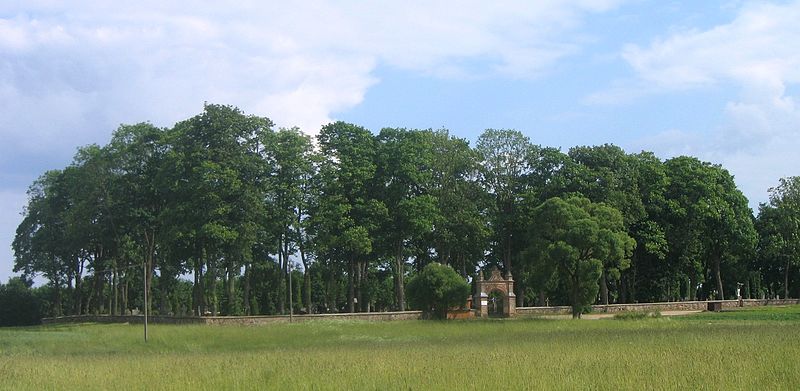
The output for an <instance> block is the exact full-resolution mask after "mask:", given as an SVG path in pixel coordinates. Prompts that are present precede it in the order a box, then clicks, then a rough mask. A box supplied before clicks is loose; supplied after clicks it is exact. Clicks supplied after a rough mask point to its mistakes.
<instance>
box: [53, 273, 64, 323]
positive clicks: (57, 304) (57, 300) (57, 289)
mask: <svg viewBox="0 0 800 391" xmlns="http://www.w3.org/2000/svg"><path fill="white" fill-rule="evenodd" d="M53 295H54V296H55V297H54V298H53V307H54V308H53V315H54V316H61V315H63V314H64V310H63V308H61V281H60V280H59V279H58V278H54V279H53Z"/></svg>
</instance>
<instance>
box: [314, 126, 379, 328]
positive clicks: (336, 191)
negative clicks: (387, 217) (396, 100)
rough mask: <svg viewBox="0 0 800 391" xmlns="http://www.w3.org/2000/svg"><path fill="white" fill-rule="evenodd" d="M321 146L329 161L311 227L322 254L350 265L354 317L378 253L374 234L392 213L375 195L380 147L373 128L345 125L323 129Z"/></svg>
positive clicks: (349, 304)
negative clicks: (370, 265) (366, 271)
mask: <svg viewBox="0 0 800 391" xmlns="http://www.w3.org/2000/svg"><path fill="white" fill-rule="evenodd" d="M317 141H318V142H319V147H320V153H321V155H322V156H323V160H322V162H321V163H320V172H319V182H320V183H319V184H318V185H317V186H319V187H318V188H319V192H320V197H319V200H318V205H317V206H315V207H314V209H315V210H317V213H316V214H317V216H312V217H311V221H310V222H309V223H310V225H311V226H313V229H312V230H313V232H314V234H313V235H314V237H315V238H316V239H318V240H319V243H318V244H317V246H316V250H317V255H318V256H320V255H321V256H323V257H325V258H327V262H329V263H334V262H337V261H338V262H343V263H344V265H346V268H345V270H347V275H348V298H347V307H348V311H350V312H354V311H355V301H356V291H357V290H358V291H359V292H360V291H361V289H360V288H359V287H358V285H359V283H360V281H359V277H358V276H361V273H359V271H363V270H364V269H365V266H364V265H365V263H366V262H367V257H368V256H370V255H371V254H372V253H373V249H374V243H373V235H372V233H374V232H375V230H376V229H377V227H378V226H379V224H380V221H381V219H382V216H383V215H384V214H385V212H386V208H385V207H384V206H383V204H382V203H381V202H380V201H378V200H376V197H375V195H374V192H373V191H372V189H373V186H374V183H375V180H376V179H375V176H376V163H375V159H376V157H375V155H376V149H377V144H376V140H375V137H374V136H373V135H372V133H370V132H369V131H368V130H367V129H364V128H362V127H360V126H355V125H352V124H347V123H344V122H335V123H332V124H328V125H325V126H323V127H322V130H321V131H320V133H319V135H318V136H317ZM330 266H333V265H330ZM360 302H363V300H360ZM329 304H333V303H329Z"/></svg>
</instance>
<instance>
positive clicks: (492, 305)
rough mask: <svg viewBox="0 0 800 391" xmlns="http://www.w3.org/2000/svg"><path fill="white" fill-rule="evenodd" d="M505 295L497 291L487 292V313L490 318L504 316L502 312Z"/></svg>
mask: <svg viewBox="0 0 800 391" xmlns="http://www.w3.org/2000/svg"><path fill="white" fill-rule="evenodd" d="M505 298H506V294H505V293H504V292H501V291H500V290H499V289H495V290H493V291H491V292H489V302H488V306H489V308H488V311H487V312H488V313H489V317H490V318H500V317H503V316H505V313H504V312H503V310H504V308H505V306H504V304H505Z"/></svg>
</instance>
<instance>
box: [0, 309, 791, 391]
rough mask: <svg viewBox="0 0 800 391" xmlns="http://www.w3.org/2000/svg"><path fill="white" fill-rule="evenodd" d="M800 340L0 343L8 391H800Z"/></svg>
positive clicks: (327, 337) (580, 333) (205, 335)
mask: <svg viewBox="0 0 800 391" xmlns="http://www.w3.org/2000/svg"><path fill="white" fill-rule="evenodd" d="M760 311H761V312H760ZM753 313H755V314H761V315H764V314H767V313H769V314H770V316H766V317H765V316H761V317H758V316H754V315H747V314H753ZM737 314H738V315H737ZM775 314H783V315H780V316H776V315H775ZM726 316H728V317H729V318H726ZM748 316H750V317H751V318H747V317H748ZM743 317H744V318H747V319H742V318H743ZM798 332H800V307H797V306H795V307H788V308H783V309H780V310H772V312H770V311H766V310H754V311H745V312H738V313H732V314H727V313H721V314H713V315H702V316H699V317H687V318H684V319H679V320H678V319H669V318H658V319H652V318H648V319H641V320H630V321H626V322H619V321H614V320H597V321H571V320H535V319H534V320H510V321H508V320H506V321H503V320H489V321H454V322H434V321H398V322H385V323H377V322H376V323H370V322H353V321H318V322H308V323H296V324H274V325H269V326H259V327H245V326H242V327H233V326H222V327H210V326H167V325H155V326H152V327H151V328H150V337H151V338H150V341H149V342H147V343H144V342H143V341H142V329H141V326H136V325H96V324H83V325H66V326H65V325H60V326H41V327H34V328H14V329H0V389H14V390H24V389H36V390H42V389H59V390H60V389H81V390H84V389H104V390H105V389H147V390H158V389H165V390H166V389H170V390H173V389H208V390H217V389H381V390H384V389H424V390H427V389H459V390H460V389H488V388H497V389H587V388H588V389H609V390H611V389H643V388H651V389H729V388H733V389H792V388H794V387H797V385H798V384H800V363H799V362H798V360H797V357H800V338H797V335H798Z"/></svg>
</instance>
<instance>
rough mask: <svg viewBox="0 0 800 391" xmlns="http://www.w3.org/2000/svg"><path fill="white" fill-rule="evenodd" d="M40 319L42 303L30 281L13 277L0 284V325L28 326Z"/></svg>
mask: <svg viewBox="0 0 800 391" xmlns="http://www.w3.org/2000/svg"><path fill="white" fill-rule="evenodd" d="M41 321H42V305H41V302H40V300H39V298H38V297H36V295H35V293H34V291H33V290H32V289H31V287H30V282H26V281H24V280H22V279H21V278H19V277H14V278H11V279H10V280H9V281H8V283H7V284H5V285H3V284H0V326H30V325H36V324H39V323H41Z"/></svg>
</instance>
